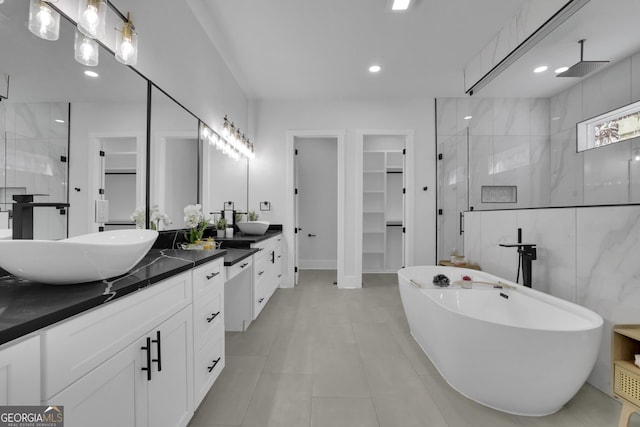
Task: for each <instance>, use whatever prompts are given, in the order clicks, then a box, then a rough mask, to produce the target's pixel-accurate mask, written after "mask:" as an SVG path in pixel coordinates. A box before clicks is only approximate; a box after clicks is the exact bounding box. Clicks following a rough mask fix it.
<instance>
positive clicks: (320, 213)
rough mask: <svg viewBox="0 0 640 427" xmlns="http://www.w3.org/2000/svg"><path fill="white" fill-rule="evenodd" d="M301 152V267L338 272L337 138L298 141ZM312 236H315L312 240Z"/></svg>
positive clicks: (299, 165) (296, 145)
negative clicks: (336, 270) (335, 270)
mask: <svg viewBox="0 0 640 427" xmlns="http://www.w3.org/2000/svg"><path fill="white" fill-rule="evenodd" d="M295 148H296V149H297V150H298V154H297V156H296V161H297V162H298V163H297V164H298V176H297V178H298V182H297V185H296V187H297V188H298V209H299V210H298V227H299V228H302V232H301V233H300V235H299V237H298V239H299V240H298V241H299V245H300V247H299V248H298V256H299V263H298V267H299V268H301V269H305V268H306V269H336V268H337V265H338V264H337V256H338V251H337V245H338V239H337V234H336V233H337V231H338V228H337V227H336V221H337V217H338V213H337V211H338V198H337V190H336V189H337V187H338V151H337V149H338V147H337V141H336V139H335V138H333V139H332V138H295ZM309 234H311V235H313V236H309Z"/></svg>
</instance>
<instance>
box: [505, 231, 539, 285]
mask: <svg viewBox="0 0 640 427" xmlns="http://www.w3.org/2000/svg"><path fill="white" fill-rule="evenodd" d="M500 246H502V247H505V248H518V277H517V278H516V282H518V281H519V280H520V266H522V284H523V285H524V286H526V287H528V288H530V287H531V261H535V260H536V259H537V258H538V253H537V251H536V245H535V243H522V228H518V243H500Z"/></svg>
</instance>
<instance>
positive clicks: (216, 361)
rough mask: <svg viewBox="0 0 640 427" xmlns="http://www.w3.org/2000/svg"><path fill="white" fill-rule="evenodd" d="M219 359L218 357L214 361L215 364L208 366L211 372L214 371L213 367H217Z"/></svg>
mask: <svg viewBox="0 0 640 427" xmlns="http://www.w3.org/2000/svg"><path fill="white" fill-rule="evenodd" d="M219 361H220V358H219V357H218V358H217V359H216V360H214V361H213V365H211V366H207V369H208V370H209V372H211V371H213V368H215V367H216V365H217V364H218V362H219Z"/></svg>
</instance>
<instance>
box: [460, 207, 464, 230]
mask: <svg viewBox="0 0 640 427" xmlns="http://www.w3.org/2000/svg"><path fill="white" fill-rule="evenodd" d="M463 224H464V213H462V212H460V235H461V236H462V233H464V228H463Z"/></svg>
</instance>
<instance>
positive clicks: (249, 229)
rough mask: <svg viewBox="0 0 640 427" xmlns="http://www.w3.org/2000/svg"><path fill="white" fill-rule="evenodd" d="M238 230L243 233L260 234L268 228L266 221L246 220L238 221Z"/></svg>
mask: <svg viewBox="0 0 640 427" xmlns="http://www.w3.org/2000/svg"><path fill="white" fill-rule="evenodd" d="M237 226H238V228H239V229H240V231H242V232H243V233H244V234H249V235H253V236H261V235H263V234H264V233H266V232H267V228H269V222H268V221H247V222H239V223H238V224H237Z"/></svg>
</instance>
